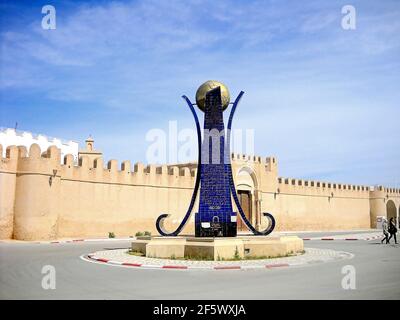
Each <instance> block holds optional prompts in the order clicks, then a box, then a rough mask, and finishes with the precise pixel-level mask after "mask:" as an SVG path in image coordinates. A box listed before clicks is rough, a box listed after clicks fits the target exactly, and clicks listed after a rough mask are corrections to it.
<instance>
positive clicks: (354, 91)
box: [0, 0, 400, 187]
mask: <svg viewBox="0 0 400 320" xmlns="http://www.w3.org/2000/svg"><path fill="white" fill-rule="evenodd" d="M0 3H1V4H0V16H1V32H0V42H1V53H0V54H1V56H0V58H1V59H0V126H2V127H14V125H15V122H18V127H19V129H21V130H27V131H32V132H35V133H44V134H47V135H49V136H55V137H61V138H65V139H73V140H76V141H79V142H80V143H82V142H83V141H84V139H85V138H86V137H87V136H88V135H89V134H92V135H93V136H94V138H95V140H96V146H97V147H98V148H99V149H101V150H102V151H103V152H104V156H105V158H106V159H111V158H114V159H118V160H120V161H121V160H125V159H129V160H131V161H133V162H136V161H143V162H145V160H146V159H145V154H146V149H147V147H148V145H149V142H146V141H145V136H146V133H147V132H148V131H149V130H150V129H152V128H161V129H165V130H166V129H167V128H168V121H175V120H176V121H178V127H179V128H180V129H182V128H191V127H193V120H192V117H191V115H190V112H189V111H188V110H187V108H186V106H185V105H184V102H183V100H182V99H181V95H182V94H187V95H188V96H190V97H191V98H192V99H194V95H195V92H196V89H197V87H198V86H199V85H200V84H201V83H203V82H204V81H206V80H208V79H216V80H219V81H222V82H224V83H225V84H226V85H227V86H228V87H229V89H230V91H231V95H232V96H235V95H236V94H237V93H238V92H239V91H240V90H243V91H245V95H244V97H243V99H242V102H241V105H240V106H239V108H238V110H237V113H236V118H235V121H234V126H235V128H242V129H254V130H255V143H256V144H255V152H256V154H258V155H262V156H269V155H275V156H276V157H277V158H278V161H279V170H280V172H279V174H280V175H282V176H288V177H297V178H305V179H308V178H310V179H320V180H329V181H336V182H342V183H358V184H367V185H373V184H383V185H390V186H395V187H400V165H399V164H400V161H399V159H400V148H399V146H400V130H399V128H400V117H399V116H400V105H399V102H400V90H399V83H400V59H399V58H400V37H399V34H400V2H399V1H398V0H393V1H390V0H383V1H350V2H349V1H304V2H303V1H234V0H231V1H215V0H214V1H207V0H205V1H204V0H203V1H174V0H172V1H161V0H159V1H152V0H146V1H132V2H129V1H121V2H119V1H114V2H108V1H51V2H50V1H29V2H28V1H21V2H18V1H12V2H11V1H1V2H0ZM46 4H51V5H53V6H54V7H55V8H56V13H57V16H56V17H57V28H56V30H43V29H42V28H41V20H42V17H43V15H42V13H41V9H42V6H43V5H46ZM346 4H351V5H353V6H354V7H355V9H356V18H357V20H356V30H344V29H343V28H342V27H341V19H342V17H343V14H342V13H341V9H342V6H344V5H346Z"/></svg>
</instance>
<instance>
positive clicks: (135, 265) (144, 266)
mask: <svg viewBox="0 0 400 320" xmlns="http://www.w3.org/2000/svg"><path fill="white" fill-rule="evenodd" d="M82 257H83V259H84V260H85V258H86V259H88V260H89V261H91V262H97V263H101V264H111V265H119V266H122V267H133V268H142V269H167V270H249V269H278V268H286V267H290V266H292V265H291V264H289V263H272V264H266V265H253V266H252V265H249V266H239V265H229V266H223V265H217V266H182V265H170V264H168V265H150V264H141V263H129V262H120V261H113V260H108V259H104V258H97V257H96V256H95V255H94V254H92V253H91V254H88V255H86V256H82ZM298 265H299V264H293V266H298Z"/></svg>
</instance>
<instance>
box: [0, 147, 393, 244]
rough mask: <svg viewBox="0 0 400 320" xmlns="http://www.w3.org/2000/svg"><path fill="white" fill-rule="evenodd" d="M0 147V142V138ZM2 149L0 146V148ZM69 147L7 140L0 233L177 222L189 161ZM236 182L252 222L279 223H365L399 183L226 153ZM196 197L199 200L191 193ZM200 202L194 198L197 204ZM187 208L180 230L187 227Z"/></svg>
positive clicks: (191, 173) (0, 177)
mask: <svg viewBox="0 0 400 320" xmlns="http://www.w3.org/2000/svg"><path fill="white" fill-rule="evenodd" d="M0 148H1V146H0ZM0 151H1V150H0ZM0 154H1V152H0ZM73 160H74V159H73V156H72V155H67V156H65V158H64V159H63V162H62V164H61V161H60V150H59V149H57V148H56V147H54V146H52V147H50V148H48V149H47V151H44V152H42V150H40V148H39V146H38V145H35V144H34V145H32V146H31V147H30V150H29V152H28V151H27V150H26V148H24V147H18V148H17V147H8V148H7V152H6V157H5V158H1V159H0V238H2V239H9V238H15V239H21V240H41V239H55V238H63V237H74V238H75V237H80V238H87V237H106V236H107V235H108V232H114V234H115V235H116V236H133V235H135V233H136V232H137V231H145V230H148V231H151V232H152V233H153V234H156V229H155V221H156V219H157V217H158V216H159V215H160V214H161V213H169V214H171V216H170V217H169V218H168V219H166V225H165V226H166V228H167V229H168V230H171V231H172V230H173V229H175V228H176V227H177V226H178V225H179V223H180V221H181V220H182V218H183V217H184V215H185V213H186V210H187V208H188V205H189V202H190V198H191V196H192V192H193V186H194V183H195V177H196V169H194V168H195V165H193V164H188V165H176V166H154V165H148V166H144V165H143V164H141V163H136V164H135V165H133V166H132V165H131V163H130V162H129V161H123V162H122V163H121V165H119V164H118V162H117V161H116V160H110V161H108V162H107V163H104V161H103V159H102V158H97V159H93V158H90V157H86V156H82V157H81V158H80V160H79V163H78V164H77V165H76V164H74V161H73ZM232 169H233V175H234V180H235V183H236V185H237V187H238V189H240V190H249V192H251V194H252V201H253V204H252V217H251V220H252V223H253V224H254V225H256V226H258V227H260V228H262V227H264V226H265V220H264V219H263V218H262V215H261V213H262V212H265V211H266V212H270V213H272V214H273V215H274V216H275V218H276V221H277V230H338V229H359V228H369V227H370V226H371V224H372V226H373V222H374V219H376V216H377V215H381V213H385V210H386V205H385V203H386V202H387V201H388V200H390V199H392V200H393V201H394V202H395V205H396V208H397V210H398V208H399V205H400V200H399V199H400V191H399V190H398V189H387V188H383V187H380V188H376V189H374V190H370V189H369V187H366V186H353V185H342V184H333V183H328V182H318V181H304V180H298V179H290V178H279V177H278V164H277V160H276V158H274V157H269V158H261V157H254V156H251V157H250V156H245V155H238V154H233V155H232ZM197 201H198V200H197ZM197 207H198V204H197V203H196V204H195V210H196V208H197ZM193 221H194V219H193V215H192V218H191V220H190V222H189V223H188V225H187V227H186V228H185V229H184V231H183V233H193V230H194V227H193Z"/></svg>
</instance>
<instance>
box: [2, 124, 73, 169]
mask: <svg viewBox="0 0 400 320" xmlns="http://www.w3.org/2000/svg"><path fill="white" fill-rule="evenodd" d="M34 143H37V144H38V145H39V146H40V149H41V150H42V152H43V151H46V150H47V148H48V147H50V146H52V145H55V146H57V148H59V149H61V161H63V159H64V156H65V155H67V154H72V155H73V156H74V160H75V161H78V149H79V145H78V142H75V141H71V140H70V141H65V140H62V139H58V138H51V137H47V136H45V135H42V134H33V133H31V132H26V131H19V130H15V129H11V128H0V144H1V145H2V146H3V155H2V156H3V157H5V156H6V149H7V147H8V146H25V147H26V148H27V149H28V151H29V148H30V146H31V145H32V144H34Z"/></svg>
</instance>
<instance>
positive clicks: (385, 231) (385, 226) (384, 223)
mask: <svg viewBox="0 0 400 320" xmlns="http://www.w3.org/2000/svg"><path fill="white" fill-rule="evenodd" d="M382 232H383V235H384V238H382V240H381V243H383V240H386V243H389V240H388V239H389V238H388V236H389V232H388V223H387V220H386V219H385V218H382Z"/></svg>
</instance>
